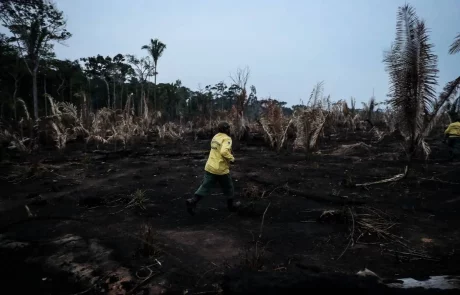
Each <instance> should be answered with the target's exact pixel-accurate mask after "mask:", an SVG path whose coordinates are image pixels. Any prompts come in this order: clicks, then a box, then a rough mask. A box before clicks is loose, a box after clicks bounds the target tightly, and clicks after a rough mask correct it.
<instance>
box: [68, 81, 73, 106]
mask: <svg viewBox="0 0 460 295" xmlns="http://www.w3.org/2000/svg"><path fill="white" fill-rule="evenodd" d="M72 100H73V99H72V78H70V79H69V101H70V102H72Z"/></svg>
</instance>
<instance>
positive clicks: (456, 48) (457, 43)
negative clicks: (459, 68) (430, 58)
mask: <svg viewBox="0 0 460 295" xmlns="http://www.w3.org/2000/svg"><path fill="white" fill-rule="evenodd" d="M458 52H460V34H458V35H457V37H455V39H454V43H452V45H450V48H449V53H450V54H455V53H458Z"/></svg>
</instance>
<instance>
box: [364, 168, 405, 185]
mask: <svg viewBox="0 0 460 295" xmlns="http://www.w3.org/2000/svg"><path fill="white" fill-rule="evenodd" d="M407 170H408V166H406V168H404V173H401V174H398V175H395V176H393V177H391V178H387V179H383V180H379V181H373V182H366V183H361V184H355V186H356V187H360V186H364V187H365V186H369V185H374V184H382V183H388V182H395V181H398V180H401V179H403V178H405V177H406V176H407Z"/></svg>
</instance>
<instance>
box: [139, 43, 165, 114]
mask: <svg viewBox="0 0 460 295" xmlns="http://www.w3.org/2000/svg"><path fill="white" fill-rule="evenodd" d="M142 49H146V50H147V51H148V52H149V54H150V55H151V56H152V58H153V65H154V73H153V75H154V84H155V89H154V90H153V100H154V104H155V110H156V108H157V89H156V88H157V75H158V71H157V65H158V59H159V58H160V57H161V55H162V54H163V52H164V51H165V49H166V44H164V43H162V42H161V41H160V40H158V39H155V40H154V39H150V44H149V45H144V46H142Z"/></svg>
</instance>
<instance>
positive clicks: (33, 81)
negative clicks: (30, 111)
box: [32, 62, 38, 120]
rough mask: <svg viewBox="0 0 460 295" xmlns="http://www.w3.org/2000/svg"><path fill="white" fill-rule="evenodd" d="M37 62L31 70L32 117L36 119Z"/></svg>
mask: <svg viewBox="0 0 460 295" xmlns="http://www.w3.org/2000/svg"><path fill="white" fill-rule="evenodd" d="M37 72H38V62H37V65H36V66H35V68H34V70H33V71H32V96H33V100H34V118H35V120H38V88H37V87H38V86H37Z"/></svg>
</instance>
